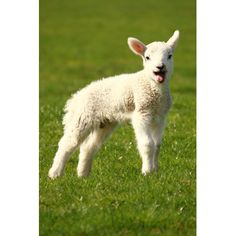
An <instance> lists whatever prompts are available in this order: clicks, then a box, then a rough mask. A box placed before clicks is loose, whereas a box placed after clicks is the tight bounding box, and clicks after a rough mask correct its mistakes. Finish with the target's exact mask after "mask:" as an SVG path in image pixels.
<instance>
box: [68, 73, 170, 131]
mask: <svg viewBox="0 0 236 236" xmlns="http://www.w3.org/2000/svg"><path fill="white" fill-rule="evenodd" d="M170 105H171V99H170V92H169V88H168V86H161V87H158V86H157V85H156V83H155V82H154V81H152V80H149V79H146V77H145V72H144V71H140V72H137V73H134V74H122V75H118V76H113V77H109V78H106V79H102V80H98V81H95V82H93V83H91V84H90V85H88V86H87V87H85V88H84V89H82V90H80V91H78V92H77V93H76V94H74V95H73V96H72V98H71V99H70V100H69V101H68V102H67V104H66V107H65V112H66V114H65V116H64V120H63V124H64V125H65V131H66V130H67V129H70V127H71V128H72V129H73V128H74V123H79V120H80V123H81V124H82V123H83V121H82V120H81V119H91V120H87V122H86V125H87V126H90V125H91V126H92V127H93V128H95V127H97V128H98V127H101V126H103V125H105V124H106V123H113V122H125V121H128V120H130V119H131V118H132V114H133V112H134V111H135V112H140V113H143V114H146V116H149V117H150V119H154V122H155V120H156V119H158V117H163V116H165V115H166V113H167V111H168V109H169V108H170ZM84 114H86V117H85V118H83V115H84Z"/></svg>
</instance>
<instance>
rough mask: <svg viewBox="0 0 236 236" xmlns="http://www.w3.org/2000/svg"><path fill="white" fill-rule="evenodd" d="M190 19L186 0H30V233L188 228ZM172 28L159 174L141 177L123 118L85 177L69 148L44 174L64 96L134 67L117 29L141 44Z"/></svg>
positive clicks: (192, 185) (191, 209)
mask: <svg viewBox="0 0 236 236" xmlns="http://www.w3.org/2000/svg"><path fill="white" fill-rule="evenodd" d="M195 26H196V25H195V1H193V0H178V1H157V0H145V1H144V0H140V1H134V0H119V1H117V0H116V1H108V0H100V1H95V0H86V1H78V0H67V1H66V0H57V1H56V0H50V1H48V0H40V144H39V145H40V183H39V184H40V235H42V236H54V235H55V236H59V235H60V236H62V235H65V236H70V235H74V236H79V235H162V236H168V235H169V236H178V235H183V236H189V235H191V236H192V235H196V129H195V128H196V127H195V125H196V107H195V105H196V104H195V103H196V96H195V95H196V94H195V86H196V80H195V77H196V71H195V63H196V60H195V56H196V55H195V50H196V48H195V43H196V42H195V36H196V35H195V28H196V27H195ZM175 29H179V30H180V33H181V38H180V42H179V45H178V47H177V49H176V52H175V56H174V59H175V72H174V74H173V77H172V80H171V91H172V97H173V106H172V109H171V111H170V113H169V116H168V123H167V128H166V130H165V135H164V141H163V145H162V149H161V153H160V162H159V163H160V169H159V172H158V173H155V174H152V175H150V176H146V177H144V176H142V175H141V160H140V157H139V155H138V152H137V150H136V145H135V139H134V134H133V131H132V128H131V126H130V125H125V126H122V127H120V128H118V129H117V130H116V132H115V133H114V134H113V136H112V137H111V139H109V141H108V142H107V143H106V144H105V145H104V146H103V148H102V149H101V151H100V152H99V153H98V155H97V156H96V158H95V160H94V165H93V170H92V174H91V176H90V177H89V178H87V179H78V178H77V175H76V166H77V156H78V152H77V153H75V154H74V156H73V158H72V159H71V160H70V162H69V163H68V165H67V167H66V172H65V175H64V176H63V177H62V178H59V179H57V180H55V181H51V180H49V179H48V178H47V172H48V170H49V167H50V165H51V163H52V159H53V156H54V154H55V152H56V149H57V143H58V141H59V139H60V137H61V135H62V125H61V120H62V115H63V112H62V110H63V106H64V104H65V102H66V100H67V99H68V98H69V97H70V95H71V94H72V93H74V92H75V91H77V90H78V89H80V88H82V87H83V86H85V85H86V84H88V83H89V82H91V81H93V80H96V79H98V78H101V77H106V76H110V75H114V74H121V73H124V72H126V73H128V72H135V71H137V70H140V69H141V68H142V63H141V59H140V58H139V57H138V56H135V55H134V54H133V53H132V52H131V51H130V50H129V48H128V46H127V37H129V36H134V37H137V38H139V39H140V40H142V41H143V42H145V43H149V42H152V41H155V40H167V39H168V38H169V37H170V36H171V35H172V33H173V31H174V30H175Z"/></svg>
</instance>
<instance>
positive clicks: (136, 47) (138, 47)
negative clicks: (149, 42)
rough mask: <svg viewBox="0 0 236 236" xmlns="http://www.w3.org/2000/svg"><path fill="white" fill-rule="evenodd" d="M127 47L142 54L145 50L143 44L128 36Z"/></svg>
mask: <svg viewBox="0 0 236 236" xmlns="http://www.w3.org/2000/svg"><path fill="white" fill-rule="evenodd" d="M128 45H129V48H130V49H131V50H132V51H133V52H134V53H135V54H137V55H140V56H144V52H145V50H146V46H145V44H143V43H142V42H141V41H139V40H138V39H136V38H131V37H129V38H128Z"/></svg>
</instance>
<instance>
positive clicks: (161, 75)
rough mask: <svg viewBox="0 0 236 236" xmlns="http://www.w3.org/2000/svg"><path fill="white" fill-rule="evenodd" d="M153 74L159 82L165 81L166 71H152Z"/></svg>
mask: <svg viewBox="0 0 236 236" xmlns="http://www.w3.org/2000/svg"><path fill="white" fill-rule="evenodd" d="M153 74H154V75H155V79H156V80H157V81H158V82H159V83H163V82H164V81H165V78H166V71H153Z"/></svg>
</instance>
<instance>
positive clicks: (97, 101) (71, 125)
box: [48, 30, 179, 179]
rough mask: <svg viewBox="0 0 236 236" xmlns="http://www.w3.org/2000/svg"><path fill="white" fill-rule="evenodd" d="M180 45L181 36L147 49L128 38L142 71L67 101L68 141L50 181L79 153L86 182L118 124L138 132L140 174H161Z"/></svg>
mask: <svg viewBox="0 0 236 236" xmlns="http://www.w3.org/2000/svg"><path fill="white" fill-rule="evenodd" d="M178 39H179V31H178V30H176V31H175V32H174V34H173V35H172V36H171V38H170V39H169V40H168V41H167V42H152V43H150V44H148V45H145V44H144V43H142V42H141V41H139V40H138V39H136V38H128V45H129V47H130V49H131V50H132V51H133V52H134V53H135V54H137V55H139V56H141V57H142V59H143V66H144V68H143V70H141V71H139V72H136V73H132V74H122V75H118V76H112V77H108V78H105V79H102V80H98V81H95V82H92V83H91V84H89V85H88V86H87V87H85V88H83V89H82V90H80V91H78V92H77V93H75V94H74V95H73V96H72V98H70V99H69V100H68V101H67V103H66V106H65V115H64V118H63V125H64V135H63V137H62V138H61V140H60V141H59V144H58V150H57V152H56V155H55V157H54V161H53V165H52V167H51V169H50V170H49V174H48V175H49V177H50V178H51V179H55V178H57V177H59V176H61V175H62V174H63V172H64V168H65V165H66V163H67V161H68V160H69V158H70V156H71V155H72V153H73V152H74V151H75V150H76V149H77V148H78V147H80V154H79V163H78V167H77V174H78V176H79V177H86V176H88V175H89V173H90V170H91V166H92V160H93V157H94V155H95V154H96V152H97V151H98V150H99V148H100V147H101V145H102V144H103V142H104V141H105V140H106V139H107V137H108V136H109V135H110V134H111V133H112V131H113V130H114V129H115V127H116V126H117V125H118V124H119V123H122V122H127V121H131V123H132V126H133V128H134V132H135V137H136V140H137V148H138V151H139V153H140V156H141V158H142V173H143V174H144V175H146V174H148V173H150V172H152V171H154V170H157V167H158V163H157V158H158V154H159V151H160V145H161V141H162V135H163V130H164V126H165V119H166V116H167V113H168V110H169V109H170V106H171V95H170V89H169V78H170V75H171V73H172V67H173V58H172V55H173V52H174V49H175V47H176V44H177V41H178Z"/></svg>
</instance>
